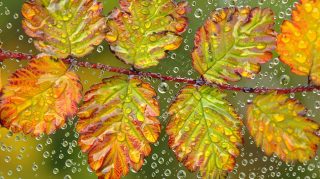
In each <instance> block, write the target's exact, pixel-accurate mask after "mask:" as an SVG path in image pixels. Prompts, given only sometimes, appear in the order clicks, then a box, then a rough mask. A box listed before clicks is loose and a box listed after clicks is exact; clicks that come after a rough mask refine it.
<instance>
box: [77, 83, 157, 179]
mask: <svg viewBox="0 0 320 179" xmlns="http://www.w3.org/2000/svg"><path fill="white" fill-rule="evenodd" d="M155 97H156V92H155V91H154V89H153V88H152V87H151V85H150V84H148V83H144V82H142V81H141V80H140V79H138V78H131V79H125V78H121V77H112V78H107V79H104V80H103V82H102V83H100V84H97V85H94V86H92V87H91V89H90V90H89V91H88V92H87V93H86V94H85V97H84V104H83V106H82V107H81V108H80V112H79V113H78V116H79V118H80V119H79V121H78V124H77V127H76V128H77V131H78V132H79V134H80V138H79V146H80V147H81V149H82V151H83V152H87V153H88V161H89V165H90V167H91V168H92V169H93V170H94V171H95V172H96V174H97V175H98V176H99V177H104V178H112V179H117V178H121V177H122V176H125V175H127V174H128V172H129V169H130V168H132V169H133V170H135V171H138V170H139V169H140V168H141V167H142V164H143V160H144V158H145V157H146V156H148V155H149V154H150V152H151V146H150V143H154V142H156V141H157V139H158V137H159V133H160V122H159V121H158V119H157V117H158V116H159V113H160V110H159V104H158V102H157V100H156V99H155Z"/></svg>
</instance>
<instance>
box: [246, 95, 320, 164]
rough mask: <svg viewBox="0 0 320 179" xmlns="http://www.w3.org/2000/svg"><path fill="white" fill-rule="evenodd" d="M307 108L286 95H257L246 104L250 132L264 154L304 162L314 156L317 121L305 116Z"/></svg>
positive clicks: (316, 143)
mask: <svg viewBox="0 0 320 179" xmlns="http://www.w3.org/2000/svg"><path fill="white" fill-rule="evenodd" d="M305 113H306V109H305V107H304V106H303V105H302V104H300V103H299V102H298V101H297V100H294V99H289V96H288V95H285V94H277V93H270V94H265V95H259V96H257V97H256V98H255V99H254V101H253V103H252V104H250V105H249V107H248V112H247V115H248V120H247V123H248V128H249V131H250V134H251V135H252V136H253V138H254V140H255V141H256V144H257V146H260V147H261V148H262V149H263V150H264V152H265V153H266V154H267V155H271V154H272V153H275V154H277V155H278V156H279V157H280V158H281V159H282V160H284V161H295V160H298V161H300V162H304V161H307V160H309V159H310V158H312V157H314V156H315V155H316V151H317V145H318V144H319V142H320V138H319V136H317V135H316V133H317V131H319V129H320V128H319V124H317V123H315V122H314V121H312V120H311V119H308V118H307V117H306V116H305Z"/></svg>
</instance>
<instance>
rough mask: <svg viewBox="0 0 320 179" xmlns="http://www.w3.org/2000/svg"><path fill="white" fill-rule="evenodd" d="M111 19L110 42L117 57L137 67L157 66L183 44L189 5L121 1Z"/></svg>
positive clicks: (109, 24)
mask: <svg viewBox="0 0 320 179" xmlns="http://www.w3.org/2000/svg"><path fill="white" fill-rule="evenodd" d="M120 8H121V9H115V10H114V11H113V12H112V13H111V14H110V15H109V17H108V20H107V35H106V39H107V41H108V42H109V44H110V47H111V50H112V51H114V53H115V55H116V56H117V57H119V58H120V59H121V60H123V61H124V62H125V63H127V64H131V65H134V67H136V68H148V67H150V66H155V65H157V64H158V63H159V60H160V59H162V58H164V57H165V56H166V51H168V50H175V49H176V48H178V47H179V46H180V44H181V42H182V37H181V36H180V34H181V33H183V32H184V31H185V29H186V27H187V18H186V17H185V14H186V12H187V3H186V2H180V3H175V2H174V1H172V0H160V1H155V0H149V1H144V0H120Z"/></svg>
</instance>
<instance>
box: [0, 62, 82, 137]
mask: <svg viewBox="0 0 320 179" xmlns="http://www.w3.org/2000/svg"><path fill="white" fill-rule="evenodd" d="M81 91H82V86H81V83H80V81H79V78H78V76H77V75H76V74H75V73H74V72H72V71H69V70H68V68H67V66H66V65H65V64H64V63H63V62H62V61H61V60H56V59H53V58H52V57H50V56H38V57H36V58H34V59H32V60H31V61H30V62H29V64H28V65H27V66H26V67H24V68H21V69H19V70H17V71H16V72H15V73H13V75H12V76H11V77H10V78H9V80H8V85H6V86H5V87H4V89H3V95H2V96H1V99H0V100H1V103H0V118H1V123H2V124H3V125H4V126H5V127H7V128H9V129H11V130H12V131H13V132H20V131H23V132H24V133H25V134H29V133H31V134H33V135H39V134H42V133H46V134H51V133H53V132H54V131H55V130H57V129H58V128H60V127H62V125H64V124H65V121H66V119H67V117H69V116H73V115H74V114H75V113H76V112H77V109H78V107H77V105H78V103H79V101H80V100H81V97H82V96H81Z"/></svg>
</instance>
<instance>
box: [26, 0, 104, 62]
mask: <svg viewBox="0 0 320 179" xmlns="http://www.w3.org/2000/svg"><path fill="white" fill-rule="evenodd" d="M102 8H103V6H102V4H101V3H100V2H97V1H96V0H72V1H56V0H55V1H49V0H33V1H28V2H25V3H24V4H23V6H22V15H23V17H24V19H23V21H22V26H23V28H24V30H25V32H26V34H28V35H29V36H30V37H33V38H35V41H34V44H35V46H36V48H37V49H38V50H40V51H41V52H45V53H47V54H50V55H52V56H56V57H59V58H65V57H67V56H69V55H72V56H75V57H82V56H84V55H86V54H88V53H90V52H91V51H92V50H93V49H94V45H99V44H100V43H101V42H102V41H103V39H104V34H105V27H106V25H105V23H106V20H105V18H104V17H103V14H102Z"/></svg>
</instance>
